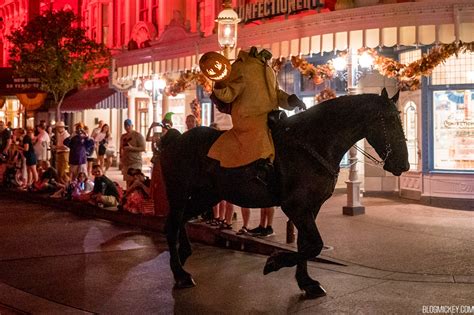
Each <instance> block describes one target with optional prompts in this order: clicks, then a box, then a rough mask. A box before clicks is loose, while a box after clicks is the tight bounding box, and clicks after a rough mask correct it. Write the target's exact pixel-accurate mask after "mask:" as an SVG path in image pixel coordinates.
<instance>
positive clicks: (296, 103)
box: [288, 94, 306, 110]
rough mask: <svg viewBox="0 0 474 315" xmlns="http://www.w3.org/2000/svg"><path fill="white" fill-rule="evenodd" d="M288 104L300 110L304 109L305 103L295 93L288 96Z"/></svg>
mask: <svg viewBox="0 0 474 315" xmlns="http://www.w3.org/2000/svg"><path fill="white" fill-rule="evenodd" d="M288 105H290V106H291V107H293V108H299V109H301V110H306V104H305V103H304V102H303V101H302V100H300V99H299V98H298V96H296V95H295V94H291V95H290V96H289V97H288Z"/></svg>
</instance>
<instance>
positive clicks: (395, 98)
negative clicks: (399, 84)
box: [391, 90, 400, 104]
mask: <svg viewBox="0 0 474 315" xmlns="http://www.w3.org/2000/svg"><path fill="white" fill-rule="evenodd" d="M399 96H400V90H398V92H397V94H395V95H394V96H392V98H391V100H392V102H394V103H395V104H397V102H398V97H399Z"/></svg>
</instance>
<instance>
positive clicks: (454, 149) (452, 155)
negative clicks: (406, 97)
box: [433, 90, 474, 171]
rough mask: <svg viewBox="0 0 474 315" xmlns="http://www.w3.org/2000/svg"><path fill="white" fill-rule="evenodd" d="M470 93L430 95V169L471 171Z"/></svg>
mask: <svg viewBox="0 0 474 315" xmlns="http://www.w3.org/2000/svg"><path fill="white" fill-rule="evenodd" d="M473 111H474V90H443V91H434V92H433V141H434V143H433V150H434V168H435V169H443V170H461V171H474V114H473Z"/></svg>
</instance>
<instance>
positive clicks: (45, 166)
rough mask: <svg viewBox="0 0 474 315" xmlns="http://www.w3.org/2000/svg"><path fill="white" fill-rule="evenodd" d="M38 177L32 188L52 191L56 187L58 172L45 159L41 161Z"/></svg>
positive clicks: (40, 190)
mask: <svg viewBox="0 0 474 315" xmlns="http://www.w3.org/2000/svg"><path fill="white" fill-rule="evenodd" d="M41 170H42V171H41V175H40V179H39V180H38V181H37V182H36V183H34V185H33V186H34V189H35V190H36V191H38V192H43V191H47V192H53V191H55V190H56V189H57V188H58V172H57V171H56V169H55V168H54V167H52V166H51V164H50V163H49V162H48V161H47V160H42V161H41Z"/></svg>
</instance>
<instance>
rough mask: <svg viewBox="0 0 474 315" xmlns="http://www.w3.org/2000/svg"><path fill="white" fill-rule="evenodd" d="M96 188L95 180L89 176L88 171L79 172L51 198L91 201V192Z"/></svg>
mask: <svg viewBox="0 0 474 315" xmlns="http://www.w3.org/2000/svg"><path fill="white" fill-rule="evenodd" d="M93 189H94V182H93V181H91V180H89V179H88V178H87V175H86V173H84V172H79V174H78V175H77V178H75V179H74V180H73V181H72V182H71V183H69V184H68V185H65V186H62V187H61V189H60V190H58V191H57V192H55V193H54V194H53V195H51V198H66V199H68V200H79V201H89V199H90V193H91V192H92V190H93Z"/></svg>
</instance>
